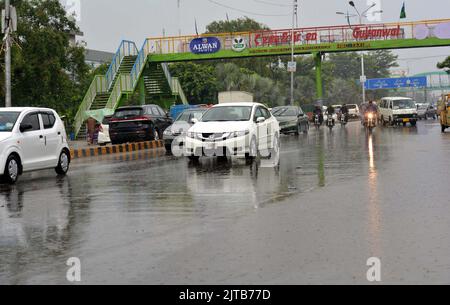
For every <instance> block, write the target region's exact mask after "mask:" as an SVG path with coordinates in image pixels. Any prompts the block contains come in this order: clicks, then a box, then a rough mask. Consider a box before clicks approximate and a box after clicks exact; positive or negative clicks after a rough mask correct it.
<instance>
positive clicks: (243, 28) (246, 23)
mask: <svg viewBox="0 0 450 305" xmlns="http://www.w3.org/2000/svg"><path fill="white" fill-rule="evenodd" d="M257 30H269V28H268V27H267V26H266V25H264V24H262V23H259V22H257V21H255V20H253V19H250V18H248V17H245V18H238V19H235V20H230V21H228V20H224V21H214V22H212V23H210V24H209V25H207V26H206V33H238V32H249V31H257Z"/></svg>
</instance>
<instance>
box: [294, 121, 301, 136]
mask: <svg viewBox="0 0 450 305" xmlns="http://www.w3.org/2000/svg"><path fill="white" fill-rule="evenodd" d="M301 132H302V125H301V124H297V130H296V131H295V135H296V136H298V135H300V133H301Z"/></svg>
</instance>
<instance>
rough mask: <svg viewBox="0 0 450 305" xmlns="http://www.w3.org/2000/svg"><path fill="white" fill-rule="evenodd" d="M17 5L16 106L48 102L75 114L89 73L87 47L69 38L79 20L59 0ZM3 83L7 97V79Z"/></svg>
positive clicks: (14, 52)
mask: <svg viewBox="0 0 450 305" xmlns="http://www.w3.org/2000/svg"><path fill="white" fill-rule="evenodd" d="M13 4H14V5H15V7H16V9H17V13H18V16H19V20H18V30H17V32H16V33H14V40H15V42H16V43H15V44H14V45H13V48H12V94H13V105H14V106H45V107H51V108H55V109H56V110H57V111H58V112H60V113H61V114H63V115H67V114H72V113H73V112H74V109H77V108H78V106H79V103H80V101H81V100H82V97H83V96H84V93H85V91H86V89H87V87H86V78H87V77H88V74H89V66H88V65H86V64H85V58H84V53H85V50H84V48H82V47H80V46H77V45H71V44H70V42H69V33H76V32H78V31H79V30H78V28H77V26H76V24H75V22H74V21H73V20H71V19H70V18H68V17H67V16H66V11H65V10H64V8H63V7H62V5H61V4H60V2H59V1H58V0H28V1H27V0H16V1H14V3H13ZM2 60H3V59H2ZM2 69H3V68H2ZM1 72H2V74H3V71H1ZM1 86H2V87H1V95H2V97H3V96H4V84H3V82H2V85H1Z"/></svg>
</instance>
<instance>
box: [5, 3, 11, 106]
mask: <svg viewBox="0 0 450 305" xmlns="http://www.w3.org/2000/svg"><path fill="white" fill-rule="evenodd" d="M10 13H11V12H10V0H5V21H6V22H5V24H6V27H5V107H11V29H10V25H11V22H10V19H11V14H10Z"/></svg>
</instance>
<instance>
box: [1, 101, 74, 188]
mask: <svg viewBox="0 0 450 305" xmlns="http://www.w3.org/2000/svg"><path fill="white" fill-rule="evenodd" d="M69 165H70V150H69V146H68V144H67V135H66V131H65V128H64V124H63V122H62V121H61V119H60V117H59V116H58V114H57V113H56V112H55V111H54V110H52V109H46V108H0V176H2V178H3V180H5V181H6V182H7V183H10V184H13V183H15V182H16V181H17V179H18V178H19V176H20V175H21V174H22V173H23V172H28V171H35V170H41V169H49V168H54V169H55V170H56V173H57V174H59V175H65V174H66V173H67V171H68V170H69Z"/></svg>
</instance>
